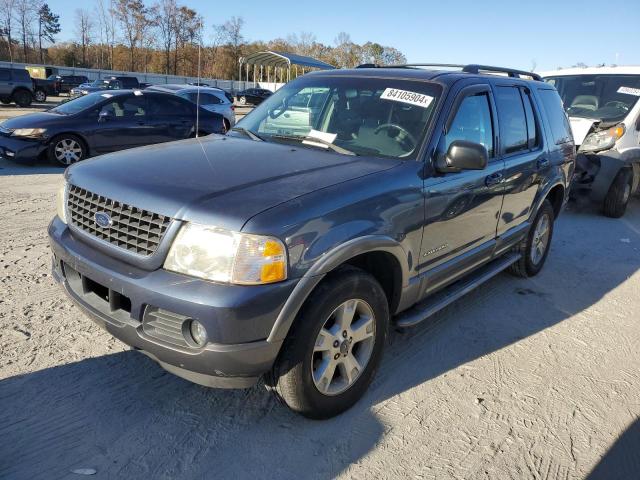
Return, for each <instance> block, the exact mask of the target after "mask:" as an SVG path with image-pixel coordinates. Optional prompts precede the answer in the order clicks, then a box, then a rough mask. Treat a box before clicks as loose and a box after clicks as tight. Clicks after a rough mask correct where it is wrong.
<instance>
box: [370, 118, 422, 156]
mask: <svg viewBox="0 0 640 480" xmlns="http://www.w3.org/2000/svg"><path fill="white" fill-rule="evenodd" d="M394 128H395V129H396V130H398V131H399V133H398V134H397V135H395V138H398V137H401V138H400V140H398V143H404V141H405V140H409V142H411V148H409V151H412V150H413V149H414V148H416V146H417V145H418V141H417V140H416V139H415V137H414V136H413V135H411V134H410V133H409V132H408V131H407V129H406V128H404V127H401V126H400V125H396V124H395V123H383V124H382V125H380V126H379V127H378V128H376V129H375V130H374V131H373V133H374V134H376V135H377V134H378V133H380V132H381V131H382V130H391V129H394Z"/></svg>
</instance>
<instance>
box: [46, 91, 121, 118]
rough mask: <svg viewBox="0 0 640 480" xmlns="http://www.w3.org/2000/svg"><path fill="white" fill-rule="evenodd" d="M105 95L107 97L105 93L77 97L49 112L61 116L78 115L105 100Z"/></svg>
mask: <svg viewBox="0 0 640 480" xmlns="http://www.w3.org/2000/svg"><path fill="white" fill-rule="evenodd" d="M105 95H109V94H107V93H91V94H89V95H85V96H83V97H78V98H75V99H73V100H69V101H68V102H65V103H62V104H60V105H58V106H57V107H55V108H52V109H51V110H49V111H50V112H53V113H59V114H61V115H75V114H76V113H80V112H82V111H83V110H86V109H87V108H91V107H93V106H94V105H95V104H97V103H100V102H102V101H103V100H104V99H105V98H108V97H105Z"/></svg>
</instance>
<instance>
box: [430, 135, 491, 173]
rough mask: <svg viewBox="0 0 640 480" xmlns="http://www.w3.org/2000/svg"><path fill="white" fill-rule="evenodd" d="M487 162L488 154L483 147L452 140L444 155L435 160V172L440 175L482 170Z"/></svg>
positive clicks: (477, 144) (464, 141)
mask: <svg viewBox="0 0 640 480" xmlns="http://www.w3.org/2000/svg"><path fill="white" fill-rule="evenodd" d="M488 161H489V154H488V152H487V149H486V148H485V147H484V146H483V145H480V144H479V143H474V142H468V141H466V140H454V141H453V142H451V145H449V149H448V150H447V153H446V155H440V156H439V157H438V159H437V160H436V170H438V172H440V173H452V172H460V171H462V170H484V169H485V167H486V166H487V163H488Z"/></svg>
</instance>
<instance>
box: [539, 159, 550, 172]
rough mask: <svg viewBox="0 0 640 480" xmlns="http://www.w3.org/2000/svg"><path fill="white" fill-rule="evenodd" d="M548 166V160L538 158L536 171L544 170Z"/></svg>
mask: <svg viewBox="0 0 640 480" xmlns="http://www.w3.org/2000/svg"><path fill="white" fill-rule="evenodd" d="M549 165H550V162H549V159H548V158H540V159H538V170H544V169H545V168H547V167H548V166H549Z"/></svg>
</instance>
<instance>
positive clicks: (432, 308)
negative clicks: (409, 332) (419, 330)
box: [396, 253, 522, 328]
mask: <svg viewBox="0 0 640 480" xmlns="http://www.w3.org/2000/svg"><path fill="white" fill-rule="evenodd" d="M521 257H522V255H521V254H519V253H510V254H507V255H505V256H504V257H502V258H499V259H497V260H493V261H492V262H490V263H488V264H487V265H485V266H484V267H482V268H480V269H478V270H477V271H476V272H474V273H472V274H470V275H469V277H467V278H463V279H461V280H458V281H457V282H455V283H454V284H452V285H449V286H448V287H445V288H444V289H443V290H442V291H440V292H438V293H435V294H433V295H432V296H430V297H427V298H426V299H425V300H423V301H422V302H420V303H418V304H416V305H415V306H413V307H411V308H410V309H409V310H407V311H405V312H402V313H401V314H400V315H398V316H397V317H396V326H397V327H399V328H406V327H412V326H414V325H417V324H418V323H420V322H422V321H423V320H426V319H427V318H429V317H430V316H432V315H433V314H435V313H437V312H439V311H440V310H442V309H443V308H445V307H447V306H448V305H450V304H452V303H453V302H455V301H456V300H458V299H459V298H461V297H463V296H464V295H466V294H467V293H469V292H470V291H472V290H473V289H475V288H476V287H478V286H480V285H482V284H483V283H484V282H486V281H487V280H490V279H492V278H493V277H495V276H496V275H497V274H499V273H500V272H502V271H503V270H504V269H506V268H507V267H509V265H511V264H513V263H515V262H517V261H518V260H520V258H521Z"/></svg>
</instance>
